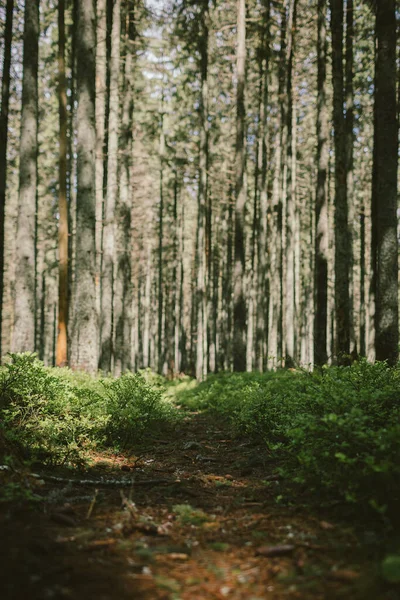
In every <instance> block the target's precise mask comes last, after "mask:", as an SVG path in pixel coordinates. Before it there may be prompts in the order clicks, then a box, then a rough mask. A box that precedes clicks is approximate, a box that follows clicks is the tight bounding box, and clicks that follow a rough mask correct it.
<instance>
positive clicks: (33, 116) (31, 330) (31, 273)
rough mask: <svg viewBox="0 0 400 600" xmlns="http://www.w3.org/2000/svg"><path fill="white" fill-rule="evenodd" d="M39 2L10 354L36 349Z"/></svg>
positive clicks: (30, 49)
mask: <svg viewBox="0 0 400 600" xmlns="http://www.w3.org/2000/svg"><path fill="white" fill-rule="evenodd" d="M38 60H39V2H26V4H25V23H24V59H23V86H22V109H21V142H20V167H19V197H18V218H17V246H16V282H15V299H14V310H15V313H14V314H15V318H14V334H13V342H12V347H13V351H14V352H27V351H30V352H33V351H34V350H35V347H36V339H35V329H36V328H35V314H36V296H35V284H36V260H35V259H36V246H35V241H36V240H35V235H36V193H37V154H38V142H37V131H38Z"/></svg>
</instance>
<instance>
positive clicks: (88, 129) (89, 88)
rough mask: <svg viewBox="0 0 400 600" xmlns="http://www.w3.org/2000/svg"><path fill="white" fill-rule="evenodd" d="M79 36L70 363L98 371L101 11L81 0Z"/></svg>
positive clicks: (78, 14) (75, 367) (78, 11)
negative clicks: (98, 59) (97, 100)
mask: <svg viewBox="0 0 400 600" xmlns="http://www.w3.org/2000/svg"><path fill="white" fill-rule="evenodd" d="M76 33H77V35H76V64H77V69H76V90H77V102H78V108H77V133H76V137H77V143H76V145H77V206H76V267H75V284H74V317H73V326H72V335H71V356H70V364H71V366H72V367H73V368H74V369H83V370H87V371H88V372H92V373H93V372H95V371H96V370H97V366H98V318H97V311H96V281H95V276H96V243H95V233H96V220H95V219H96V188H95V154H96V133H95V77H96V69H95V37H96V36H95V10H94V2H93V0H78V6H77V32H76Z"/></svg>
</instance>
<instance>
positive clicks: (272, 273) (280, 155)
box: [268, 3, 287, 368]
mask: <svg viewBox="0 0 400 600" xmlns="http://www.w3.org/2000/svg"><path fill="white" fill-rule="evenodd" d="M281 14H282V17H281V25H280V37H281V40H280V50H279V74H278V99H279V109H280V110H279V113H280V115H279V130H278V132H277V134H276V136H275V148H274V154H275V173H274V182H273V193H272V202H271V212H270V219H269V222H270V235H269V249H270V252H269V265H268V266H269V274H268V280H269V281H268V283H269V305H268V367H269V368H276V367H277V366H278V364H281V359H282V350H283V348H282V341H283V340H282V333H283V331H282V329H283V328H282V304H283V302H282V301H283V287H282V279H283V268H282V267H283V264H282V258H283V245H284V239H283V234H284V228H283V206H282V204H283V202H282V200H283V199H284V193H285V190H286V182H285V177H284V175H285V163H286V154H285V149H286V141H287V140H286V136H287V133H286V127H287V117H286V114H287V98H286V86H285V77H286V74H285V71H286V36H287V11H286V3H285V5H284V6H283V7H282V8H281Z"/></svg>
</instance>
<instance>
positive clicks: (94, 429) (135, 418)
mask: <svg viewBox="0 0 400 600" xmlns="http://www.w3.org/2000/svg"><path fill="white" fill-rule="evenodd" d="M174 415H175V412H174V410H173V408H172V407H171V405H170V404H168V403H167V402H165V401H163V400H162V398H161V392H160V391H158V390H155V389H153V388H152V387H151V386H150V385H149V384H147V383H146V382H145V380H144V378H143V377H142V376H140V375H124V376H122V377H120V378H119V379H100V378H97V379H96V378H93V377H90V376H89V375H85V374H82V373H73V372H72V371H70V370H69V369H54V368H50V367H45V366H44V365H43V363H42V362H40V361H39V360H38V359H37V358H36V356H35V355H33V354H30V353H26V354H11V355H10V362H8V363H7V364H6V365H5V366H4V367H3V368H2V370H1V372H0V428H1V430H2V432H3V437H4V439H5V440H6V441H7V446H8V447H9V445H10V444H14V445H15V446H16V447H19V448H21V449H22V450H23V453H24V456H25V458H28V459H32V460H36V459H37V460H40V461H41V462H43V463H47V464H81V463H82V462H84V461H85V458H86V456H87V453H88V451H89V450H92V449H93V448H95V447H96V446H99V445H100V446H101V445H105V444H108V445H111V446H115V445H119V446H123V445H126V444H128V443H129V444H130V443H133V442H135V441H138V440H140V439H141V437H143V434H144V432H145V431H149V429H150V428H155V427H158V426H159V425H160V424H161V423H165V422H166V421H168V422H170V421H171V420H173V418H174Z"/></svg>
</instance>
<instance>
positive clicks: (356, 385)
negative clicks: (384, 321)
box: [176, 361, 400, 518]
mask: <svg viewBox="0 0 400 600" xmlns="http://www.w3.org/2000/svg"><path fill="white" fill-rule="evenodd" d="M176 401H177V403H178V404H181V405H182V406H184V407H186V408H189V409H192V410H201V409H208V410H209V411H211V412H212V413H213V414H215V415H218V416H220V417H223V418H226V419H227V420H229V421H230V423H231V425H232V427H233V428H234V430H235V431H236V433H237V434H238V435H241V436H244V437H247V438H248V439H251V440H254V441H255V442H259V443H260V444H261V447H264V451H265V454H266V456H268V458H269V459H270V460H269V461H268V462H272V463H274V464H276V465H277V466H278V471H279V472H280V474H281V475H282V476H283V478H284V480H285V481H289V482H292V483H293V484H297V485H298V486H299V489H302V490H307V494H308V495H309V493H311V495H313V496H314V497H315V498H316V499H318V501H321V502H326V503H331V504H332V503H337V502H342V501H346V502H347V503H349V505H350V506H351V505H353V506H354V508H356V509H357V511H358V510H361V511H363V510H366V512H367V513H368V512H369V510H370V509H373V510H374V511H375V512H378V513H380V514H381V515H383V517H384V518H387V517H388V516H389V515H392V516H393V515H394V513H395V512H396V510H397V506H398V503H399V500H400V367H395V368H390V367H388V366H387V365H386V364H385V363H376V364H374V365H372V364H369V363H368V362H367V361H360V362H357V363H355V364H354V365H352V366H349V367H328V368H323V369H320V370H316V371H314V372H313V373H310V372H306V371H302V370H289V371H283V370H282V371H281V372H278V373H267V374H257V373H250V374H249V373H243V374H231V373H224V374H221V375H213V376H211V377H209V378H208V379H207V381H205V382H204V383H201V384H199V385H197V386H196V387H194V388H193V389H182V390H181V391H180V392H178V393H177V400H176Z"/></svg>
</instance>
